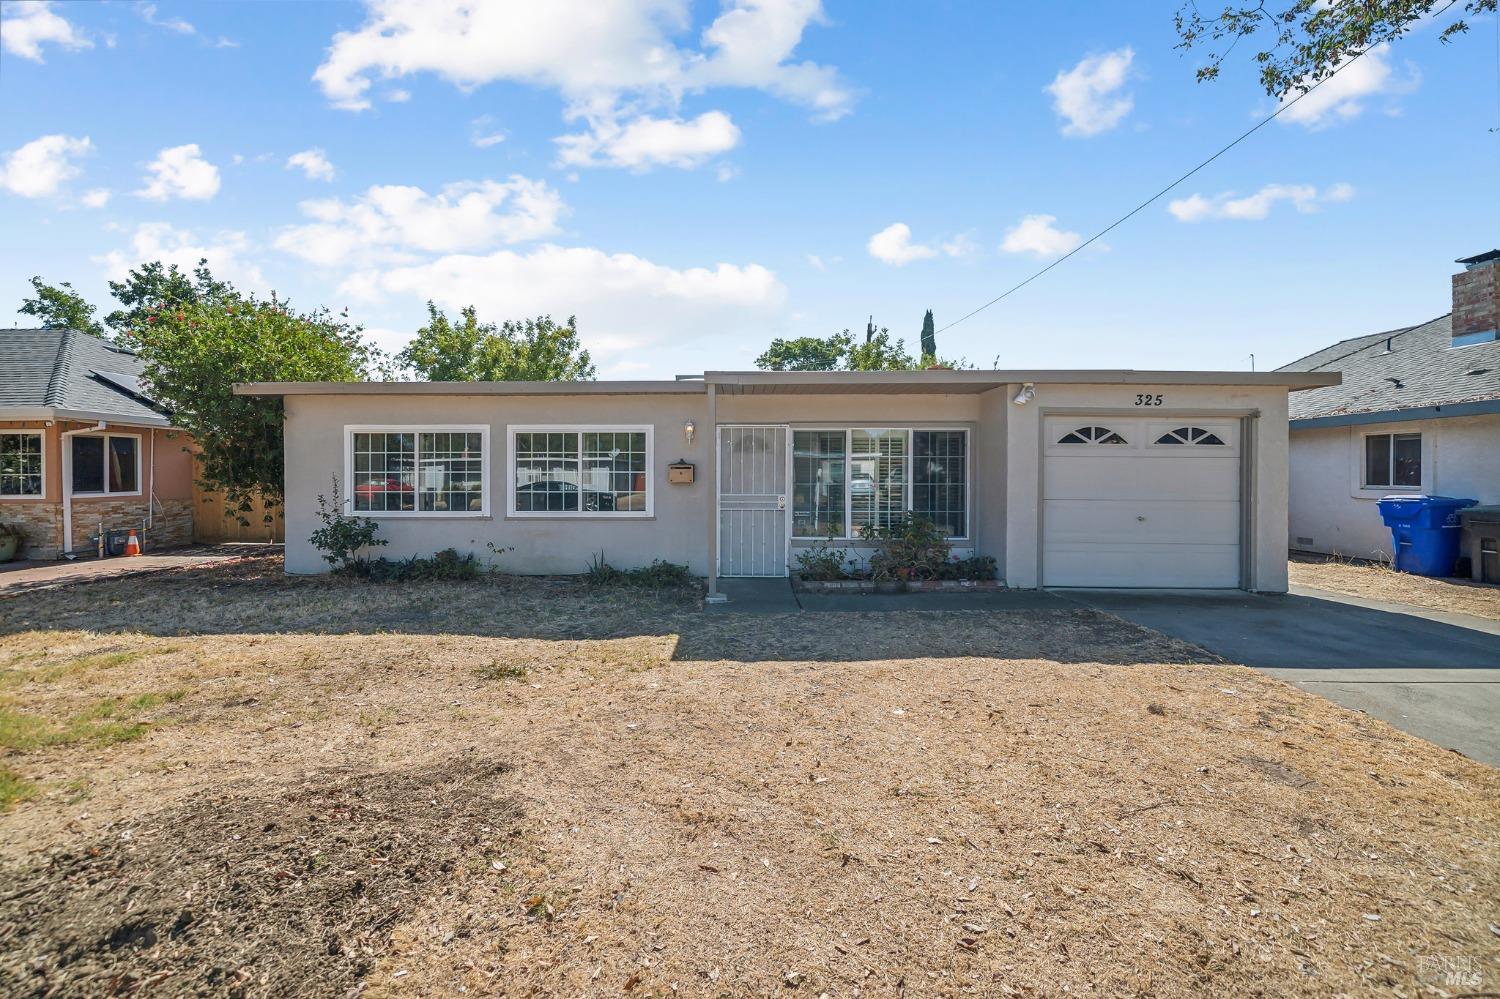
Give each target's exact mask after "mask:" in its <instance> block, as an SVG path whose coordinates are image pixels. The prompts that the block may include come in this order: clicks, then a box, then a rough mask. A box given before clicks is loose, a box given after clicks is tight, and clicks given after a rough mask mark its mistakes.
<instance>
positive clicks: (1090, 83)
mask: <svg viewBox="0 0 1500 999" xmlns="http://www.w3.org/2000/svg"><path fill="white" fill-rule="evenodd" d="M1134 58H1135V52H1133V51H1132V50H1131V48H1130V46H1128V45H1127V46H1126V47H1124V48H1122V49H1116V50H1115V51H1113V52H1106V53H1104V54H1103V55H1094V56H1089V57H1087V58H1085V59H1084V60H1083V61H1082V62H1080V63H1079V64H1078V65H1077V66H1074V67H1073V68H1072V69H1069V70H1064V71H1063V72H1060V73H1058V74H1057V77H1056V79H1054V80H1053V81H1052V82H1051V83H1050V84H1048V85H1047V92H1048V93H1050V94H1051V95H1052V107H1053V109H1054V110H1055V111H1056V112H1057V113H1058V115H1060V116H1061V117H1062V118H1063V119H1065V124H1064V125H1063V129H1062V134H1063V135H1072V136H1089V135H1098V134H1099V133H1100V132H1107V131H1109V130H1110V129H1112V128H1114V127H1115V126H1116V125H1118V124H1119V123H1120V121H1121V120H1122V119H1123V118H1124V117H1125V116H1126V115H1127V114H1129V113H1130V109H1131V108H1132V107H1134V105H1135V102H1134V101H1133V100H1132V99H1131V97H1130V95H1129V94H1122V93H1120V92H1119V91H1120V90H1121V88H1123V87H1124V86H1125V84H1126V82H1127V81H1128V80H1129V78H1130V64H1131V61H1132V60H1133V59H1134Z"/></svg>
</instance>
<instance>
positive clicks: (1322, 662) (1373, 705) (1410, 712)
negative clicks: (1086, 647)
mask: <svg viewBox="0 0 1500 999" xmlns="http://www.w3.org/2000/svg"><path fill="white" fill-rule="evenodd" d="M1061 592H1064V593H1066V594H1067V595H1068V596H1070V597H1071V598H1072V599H1074V600H1076V601H1078V602H1080V603H1083V604H1086V605H1088V606H1090V607H1094V608H1096V609H1098V610H1102V611H1106V612H1108V613H1111V614H1116V615H1118V616H1120V617H1122V618H1125V619H1126V620H1128V621H1133V622H1135V623H1136V624H1140V625H1143V626H1145V627H1147V628H1153V629H1155V630H1157V631H1160V632H1164V633H1166V634H1168V635H1171V636H1172V637H1174V638H1180V639H1182V640H1183V641H1187V642H1192V643H1193V644H1194V645H1198V646H1200V647H1202V648H1205V649H1207V650H1208V651H1210V652H1213V653H1216V654H1218V655H1221V656H1223V657H1224V658H1226V659H1230V660H1232V661H1234V662H1237V663H1244V664H1245V665H1246V666H1251V667H1254V668H1256V669H1261V670H1264V671H1265V672H1267V673H1269V674H1271V675H1272V676H1276V677H1280V678H1281V679H1283V680H1288V681H1290V682H1292V683H1295V684H1297V685H1298V686H1301V687H1305V688H1307V689H1308V690H1310V691H1313V692H1315V693H1318V694H1322V695H1323V696H1324V697H1327V698H1329V699H1330V700H1333V701H1337V702H1338V703H1340V704H1343V705H1345V706H1346V707H1350V708H1356V709H1358V710H1361V711H1367V712H1369V713H1370V714H1371V715H1374V716H1375V717H1377V718H1380V719H1382V720H1384V721H1387V722H1389V723H1390V724H1392V725H1395V726H1396V727H1397V728H1400V729H1404V730H1405V731H1407V732H1410V733H1412V734H1413V735H1418V736H1421V737H1422V738H1424V739H1428V740H1431V741H1432V742H1435V743H1437V744H1438V745H1440V746H1447V747H1449V748H1451V749H1457V750H1458V751H1460V752H1462V753H1464V754H1465V755H1467V756H1469V757H1472V758H1473V759H1476V760H1481V761H1483V762H1485V763H1488V764H1490V765H1491V766H1500V726H1497V725H1495V723H1494V720H1495V719H1496V718H1500V623H1497V622H1493V621H1485V620H1483V619H1480V618H1474V617H1468V616H1466V615H1462V614H1444V613H1440V612H1432V611H1424V610H1419V609H1417V608H1412V607H1407V606H1405V605H1399V604H1384V603H1378V602H1375V601H1369V600H1360V599H1358V598H1354V597H1345V596H1343V595H1336V594H1331V593H1324V592H1322V591H1318V590H1312V589H1302V588H1299V589H1296V590H1294V592H1292V593H1288V594H1279V595H1273V594H1259V593H1241V592H1236V591H1196V592H1195V591H1171V590H1068V591H1061Z"/></svg>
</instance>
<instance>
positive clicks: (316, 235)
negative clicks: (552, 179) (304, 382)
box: [275, 175, 566, 267]
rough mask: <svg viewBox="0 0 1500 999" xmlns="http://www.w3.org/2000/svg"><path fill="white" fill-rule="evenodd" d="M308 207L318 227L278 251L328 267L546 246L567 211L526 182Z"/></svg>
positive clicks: (390, 190)
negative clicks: (512, 245)
mask: <svg viewBox="0 0 1500 999" xmlns="http://www.w3.org/2000/svg"><path fill="white" fill-rule="evenodd" d="M301 208H302V213H303V214H304V215H306V216H308V217H309V218H311V219H313V221H312V222H310V223H308V224H306V225H298V226H290V227H288V228H286V229H284V230H282V232H281V234H280V235H279V236H278V237H277V238H276V244H275V245H276V248H277V249H279V250H283V251H285V252H287V253H291V254H294V255H295V256H298V257H301V258H302V259H304V260H307V261H309V262H310V263H314V264H318V265H320V266H324V267H334V266H340V265H348V264H366V265H368V264H370V263H373V262H377V261H380V262H402V263H410V262H412V261H413V259H414V258H413V257H412V256H411V254H413V253H417V252H424V253H458V252H462V251H475V250H484V249H488V248H490V247H492V246H495V245H497V244H500V243H521V242H526V241H528V240H536V239H542V238H544V237H546V236H550V235H552V234H554V233H556V232H557V231H558V227H557V222H558V219H559V218H560V217H561V216H562V214H563V212H564V211H565V210H566V206H565V205H564V204H563V200H562V197H561V196H560V195H559V194H558V193H557V192H556V191H555V190H553V189H552V188H551V187H549V186H548V185H547V183H546V182H545V181H540V180H530V179H528V178H526V177H522V176H520V175H513V176H512V177H510V178H509V179H508V180H506V181H504V182H500V181H493V180H483V181H463V182H461V183H456V184H448V185H447V186H445V187H444V188H443V189H442V190H441V191H440V192H438V193H437V194H428V193H427V192H426V191H424V190H422V189H421V188H419V187H405V186H399V185H377V186H375V187H371V188H370V189H369V190H367V191H366V192H365V193H364V194H362V195H360V196H358V197H356V198H354V199H352V200H350V201H344V200H342V199H340V198H327V199H322V200H316V201H304V202H302V204H301Z"/></svg>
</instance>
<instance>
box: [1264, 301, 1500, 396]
mask: <svg viewBox="0 0 1500 999" xmlns="http://www.w3.org/2000/svg"><path fill="white" fill-rule="evenodd" d="M1451 319H1452V316H1451V315H1449V316H1439V317H1438V318H1437V319H1433V320H1431V321H1430V322H1426V323H1422V324H1420V325H1417V326H1408V327H1404V328H1401V329H1394V330H1388V331H1386V332H1384V333H1371V334H1369V335H1367V336H1360V337H1353V338H1351V339H1349V340H1341V341H1340V342H1338V343H1336V344H1334V345H1332V346H1331V347H1325V348H1323V349H1322V350H1320V351H1317V352H1316V353H1313V354H1309V355H1307V356H1306V357H1303V358H1300V359H1299V360H1296V361H1293V362H1292V363H1291V364H1287V365H1284V366H1282V367H1281V368H1278V369H1277V370H1278V371H1339V372H1342V373H1343V376H1344V380H1343V382H1342V383H1341V384H1338V385H1329V386H1326V387H1324V388H1316V389H1309V390H1308V391H1306V392H1297V393H1294V394H1293V395H1292V397H1291V418H1292V419H1293V420H1309V419H1320V418H1325V417H1337V416H1345V415H1354V414H1359V413H1384V412H1397V411H1400V410H1404V409H1426V408H1430V407H1433V406H1453V405H1458V404H1460V403H1475V402H1486V401H1491V400H1500V341H1496V342H1490V343H1482V344H1475V345H1473V346H1469V347H1454V346H1452V324H1451Z"/></svg>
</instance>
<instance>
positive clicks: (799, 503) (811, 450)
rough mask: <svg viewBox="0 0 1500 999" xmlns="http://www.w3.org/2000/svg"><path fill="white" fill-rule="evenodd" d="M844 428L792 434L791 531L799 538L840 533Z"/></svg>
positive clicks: (836, 535)
mask: <svg viewBox="0 0 1500 999" xmlns="http://www.w3.org/2000/svg"><path fill="white" fill-rule="evenodd" d="M845 457H846V456H845V454H844V432H843V431H842V430H798V431H796V432H795V433H793V434H792V534H794V535H795V536H797V537H799V538H822V537H828V536H829V535H833V536H834V537H843V535H844V469H845V463H844V462H845Z"/></svg>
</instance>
